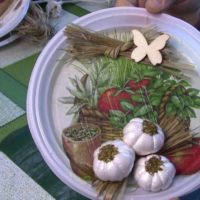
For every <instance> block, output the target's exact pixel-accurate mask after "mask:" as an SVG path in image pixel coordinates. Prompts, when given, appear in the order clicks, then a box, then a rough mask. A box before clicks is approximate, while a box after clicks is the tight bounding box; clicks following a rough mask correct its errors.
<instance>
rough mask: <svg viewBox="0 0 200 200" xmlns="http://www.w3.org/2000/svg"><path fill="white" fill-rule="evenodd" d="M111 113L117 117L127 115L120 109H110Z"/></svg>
mask: <svg viewBox="0 0 200 200" xmlns="http://www.w3.org/2000/svg"><path fill="white" fill-rule="evenodd" d="M110 114H111V115H112V116H116V117H120V118H124V117H126V115H125V114H124V113H123V112H122V111H120V110H110Z"/></svg>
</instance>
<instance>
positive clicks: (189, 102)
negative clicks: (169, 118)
mask: <svg viewBox="0 0 200 200" xmlns="http://www.w3.org/2000/svg"><path fill="white" fill-rule="evenodd" d="M182 99H183V101H184V103H185V105H186V106H192V107H193V105H194V101H193V99H192V98H191V97H190V96H186V95H184V96H182Z"/></svg>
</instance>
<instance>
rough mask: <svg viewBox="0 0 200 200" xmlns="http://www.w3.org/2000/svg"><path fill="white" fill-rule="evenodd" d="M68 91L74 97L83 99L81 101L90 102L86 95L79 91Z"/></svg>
mask: <svg viewBox="0 0 200 200" xmlns="http://www.w3.org/2000/svg"><path fill="white" fill-rule="evenodd" d="M68 91H69V93H70V94H71V95H73V96H74V97H77V98H78V99H81V100H84V101H87V100H88V99H87V97H86V95H85V94H84V93H81V92H79V91H77V90H72V89H70V88H68Z"/></svg>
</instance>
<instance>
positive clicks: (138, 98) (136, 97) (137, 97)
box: [131, 94, 144, 102]
mask: <svg viewBox="0 0 200 200" xmlns="http://www.w3.org/2000/svg"><path fill="white" fill-rule="evenodd" d="M131 99H132V100H133V101H136V102H144V97H143V96H142V95H138V94H136V95H132V96H131Z"/></svg>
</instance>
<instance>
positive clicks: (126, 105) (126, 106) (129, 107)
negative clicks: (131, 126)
mask: <svg viewBox="0 0 200 200" xmlns="http://www.w3.org/2000/svg"><path fill="white" fill-rule="evenodd" d="M120 104H121V106H122V108H123V109H124V110H125V111H129V110H134V106H133V105H132V104H131V103H129V102H127V101H121V102H120Z"/></svg>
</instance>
